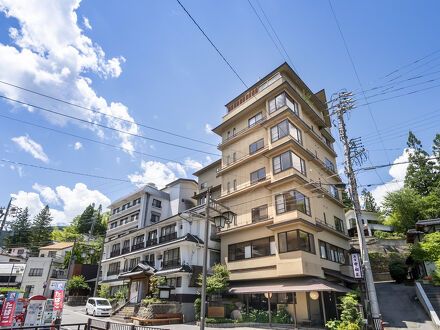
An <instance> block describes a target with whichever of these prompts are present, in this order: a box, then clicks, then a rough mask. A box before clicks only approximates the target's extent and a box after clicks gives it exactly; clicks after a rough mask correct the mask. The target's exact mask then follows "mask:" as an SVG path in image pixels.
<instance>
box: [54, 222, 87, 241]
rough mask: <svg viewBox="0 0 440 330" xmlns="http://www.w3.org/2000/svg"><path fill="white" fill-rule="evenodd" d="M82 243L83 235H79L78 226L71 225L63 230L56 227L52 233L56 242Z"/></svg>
mask: <svg viewBox="0 0 440 330" xmlns="http://www.w3.org/2000/svg"><path fill="white" fill-rule="evenodd" d="M75 239H76V240H77V241H82V240H83V235H82V234H80V233H78V230H77V228H76V226H74V225H69V226H66V227H64V228H62V229H61V230H60V229H58V227H55V228H54V230H53V231H52V240H53V241H56V242H73V241H74V240H75Z"/></svg>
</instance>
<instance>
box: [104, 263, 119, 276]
mask: <svg viewBox="0 0 440 330" xmlns="http://www.w3.org/2000/svg"><path fill="white" fill-rule="evenodd" d="M119 266H120V263H119V262H114V263H111V264H110V265H108V272H107V275H116V274H118V273H119Z"/></svg>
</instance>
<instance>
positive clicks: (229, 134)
mask: <svg viewBox="0 0 440 330" xmlns="http://www.w3.org/2000/svg"><path fill="white" fill-rule="evenodd" d="M230 137H231V131H228V134H227V135H226V138H227V139H229V138H230Z"/></svg>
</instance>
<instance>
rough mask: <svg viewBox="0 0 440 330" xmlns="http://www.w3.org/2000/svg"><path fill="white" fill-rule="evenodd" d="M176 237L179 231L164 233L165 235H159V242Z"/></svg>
mask: <svg viewBox="0 0 440 330" xmlns="http://www.w3.org/2000/svg"><path fill="white" fill-rule="evenodd" d="M176 238H177V232H174V233H171V234H167V235H163V236H161V237H159V243H165V242H169V241H172V240H173V239H176Z"/></svg>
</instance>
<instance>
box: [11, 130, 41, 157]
mask: <svg viewBox="0 0 440 330" xmlns="http://www.w3.org/2000/svg"><path fill="white" fill-rule="evenodd" d="M11 140H12V141H13V142H15V143H16V144H17V145H18V146H19V147H20V148H21V149H23V150H24V151H26V152H28V153H30V154H31V155H32V156H33V157H34V158H35V159H39V160H41V161H43V162H45V163H49V157H47V155H46V154H45V153H44V150H43V147H42V146H41V145H40V144H38V143H37V142H35V141H34V140H32V139H31V138H30V137H29V136H19V137H14V138H12V139H11Z"/></svg>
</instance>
